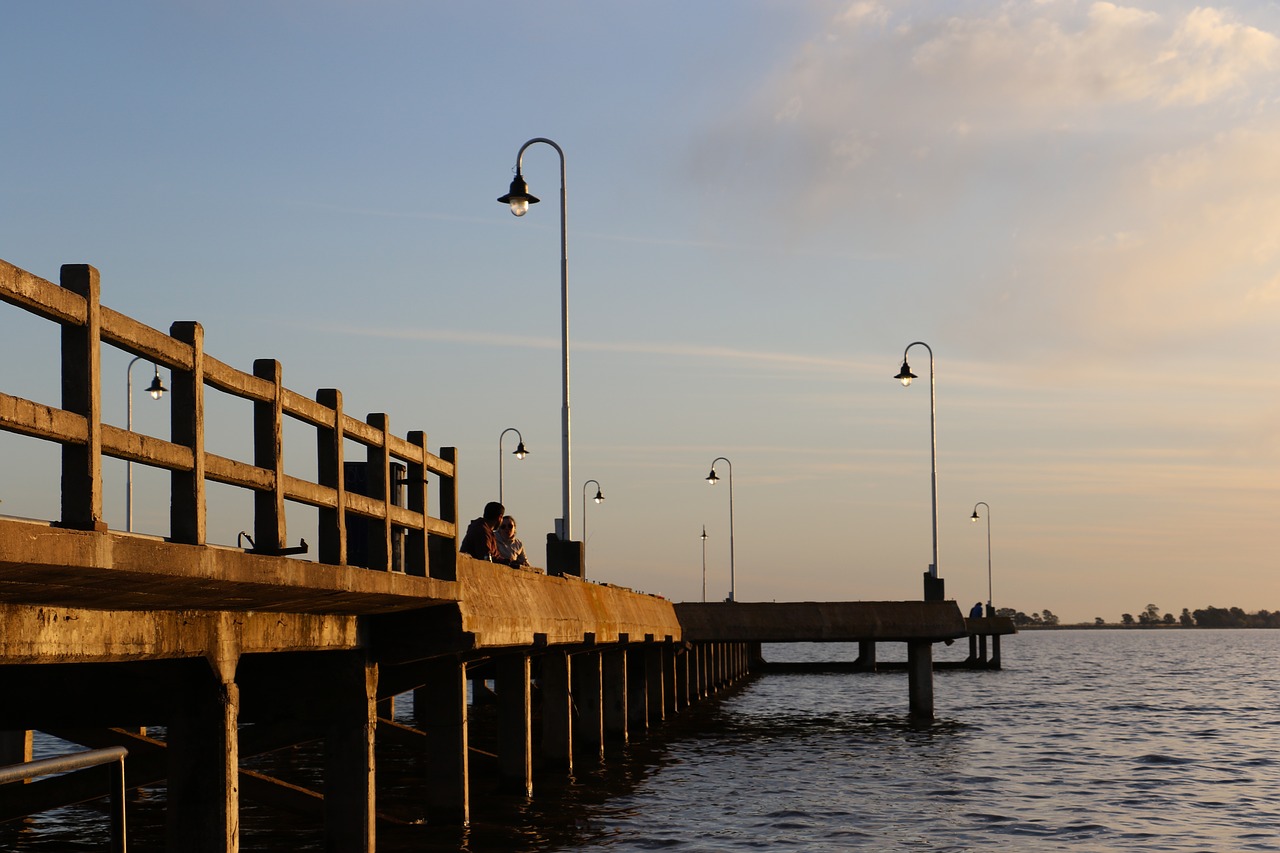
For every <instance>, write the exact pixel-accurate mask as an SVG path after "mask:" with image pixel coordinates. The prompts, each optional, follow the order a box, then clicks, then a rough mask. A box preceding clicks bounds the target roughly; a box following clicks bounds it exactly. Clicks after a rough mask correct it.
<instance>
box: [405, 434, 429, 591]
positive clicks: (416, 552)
mask: <svg viewBox="0 0 1280 853" xmlns="http://www.w3.org/2000/svg"><path fill="white" fill-rule="evenodd" d="M406 438H407V439H408V441H409V443H410V444H412V445H413V446H414V447H416V448H418V449H419V450H420V451H422V458H423V459H424V460H425V459H426V458H427V434H426V433H425V432H422V431H421V430H414V431H413V432H410V433H409V434H408V436H406ZM405 480H406V481H407V482H406V483H405V488H406V489H407V492H408V494H407V495H406V498H405V506H406V507H407V508H408V509H409V510H410V511H411V512H417V513H421V514H422V522H423V524H424V525H425V524H426V523H427V517H428V512H427V466H426V465H425V464H423V463H422V462H409V463H408V466H407V468H406V470H405ZM427 539H428V536H427V532H426V530H425V529H423V530H409V531H406V533H405V546H404V549H405V554H404V572H405V574H407V575H417V576H418V577H425V576H426V574H427V565H428V564H429V563H430V557H429V556H428V554H427Z"/></svg>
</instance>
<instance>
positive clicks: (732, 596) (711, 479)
mask: <svg viewBox="0 0 1280 853" xmlns="http://www.w3.org/2000/svg"><path fill="white" fill-rule="evenodd" d="M717 462H723V463H724V464H726V465H728V466H729V600H730V601H737V600H738V595H737V589H736V588H735V585H734V578H735V573H734V565H733V463H732V462H730V461H729V460H728V459H727V458H726V457H724V456H717V457H716V458H715V459H712V460H711V473H710V474H708V475H707V482H708V483H710V484H711V485H713V486H714V485H715V484H716V483H718V482H720V478H719V477H717V476H716V463H717Z"/></svg>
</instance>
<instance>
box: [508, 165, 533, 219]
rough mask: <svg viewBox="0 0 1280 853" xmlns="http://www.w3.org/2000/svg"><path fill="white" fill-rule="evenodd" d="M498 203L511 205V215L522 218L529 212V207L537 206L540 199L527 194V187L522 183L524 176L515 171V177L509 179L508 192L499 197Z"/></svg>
mask: <svg viewBox="0 0 1280 853" xmlns="http://www.w3.org/2000/svg"><path fill="white" fill-rule="evenodd" d="M498 201H500V202H502V203H503V204H509V205H511V213H512V214H513V215H515V216H524V215H525V214H526V213H528V212H529V205H531V204H537V203H538V202H539V201H540V199H539V198H538V197H537V196H535V195H530V194H529V185H528V184H526V183H525V182H524V175H522V174H520V172H519V171H517V172H516V176H515V177H514V178H512V179H511V190H510V192H508V193H507V194H506V195H504V196H500V197H499V198H498Z"/></svg>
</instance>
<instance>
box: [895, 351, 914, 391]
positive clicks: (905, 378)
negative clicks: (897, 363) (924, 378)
mask: <svg viewBox="0 0 1280 853" xmlns="http://www.w3.org/2000/svg"><path fill="white" fill-rule="evenodd" d="M893 378H894V379H898V380H901V382H902V387H903V388H906V387H907V386H908V385H910V384H911V380H912V379H918V378H919V377H917V376H916V375H915V374H914V373H912V372H911V367H910V365H908V364H907V360H906V359H905V358H904V359H903V360H902V369H901V370H899V371H898V375H897V376H895V377H893Z"/></svg>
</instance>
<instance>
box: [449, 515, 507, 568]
mask: <svg viewBox="0 0 1280 853" xmlns="http://www.w3.org/2000/svg"><path fill="white" fill-rule="evenodd" d="M505 513H506V509H505V508H504V507H503V506H502V504H500V503H498V502H497V501H489V503H487V504H485V505H484V515H482V516H480V517H479V518H473V519H472V520H471V524H470V525H468V527H467V532H466V534H465V535H464V536H463V537H462V544H461V545H459V546H458V550H459V551H461V552H462V553H463V554H466V555H467V556H469V557H475V558H476V559H477V560H492V561H493V562H495V563H496V562H501V561H502V554H501V553H499V551H498V537H497V535H496V531H497V529H498V525H500V524H502V517H503V515H504V514H505Z"/></svg>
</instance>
